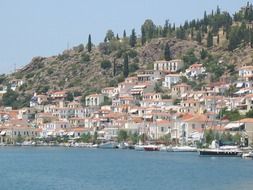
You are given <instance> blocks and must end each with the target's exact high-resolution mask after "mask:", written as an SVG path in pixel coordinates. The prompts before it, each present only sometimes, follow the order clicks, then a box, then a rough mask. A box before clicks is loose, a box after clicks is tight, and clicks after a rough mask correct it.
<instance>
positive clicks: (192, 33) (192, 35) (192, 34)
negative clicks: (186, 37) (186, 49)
mask: <svg viewBox="0 0 253 190" xmlns="http://www.w3.org/2000/svg"><path fill="white" fill-rule="evenodd" d="M193 37H194V32H193V28H191V39H193Z"/></svg>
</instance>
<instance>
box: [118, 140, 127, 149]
mask: <svg viewBox="0 0 253 190" xmlns="http://www.w3.org/2000/svg"><path fill="white" fill-rule="evenodd" d="M128 146H129V145H128V143H125V142H121V143H119V144H118V145H117V148H119V149H127V148H128Z"/></svg>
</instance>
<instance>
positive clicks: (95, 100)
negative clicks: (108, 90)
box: [85, 94, 104, 106]
mask: <svg viewBox="0 0 253 190" xmlns="http://www.w3.org/2000/svg"><path fill="white" fill-rule="evenodd" d="M103 102H104V95H103V94H91V95H89V96H86V97H85V104H86V106H100V105H101V104H102V103H103Z"/></svg>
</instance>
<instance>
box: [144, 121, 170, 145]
mask: <svg viewBox="0 0 253 190" xmlns="http://www.w3.org/2000/svg"><path fill="white" fill-rule="evenodd" d="M170 129H171V122H170V121H168V120H161V119H157V120H156V121H155V122H153V123H150V125H149V132H148V135H149V136H150V137H151V139H155V140H157V139H159V138H161V137H163V136H164V135H167V134H170V132H171V131H170Z"/></svg>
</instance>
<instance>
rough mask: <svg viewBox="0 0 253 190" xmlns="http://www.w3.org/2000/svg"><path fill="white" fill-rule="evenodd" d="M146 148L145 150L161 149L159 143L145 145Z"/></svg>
mask: <svg viewBox="0 0 253 190" xmlns="http://www.w3.org/2000/svg"><path fill="white" fill-rule="evenodd" d="M144 150H145V151H159V150H160V148H159V146H157V145H152V144H150V145H144Z"/></svg>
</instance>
